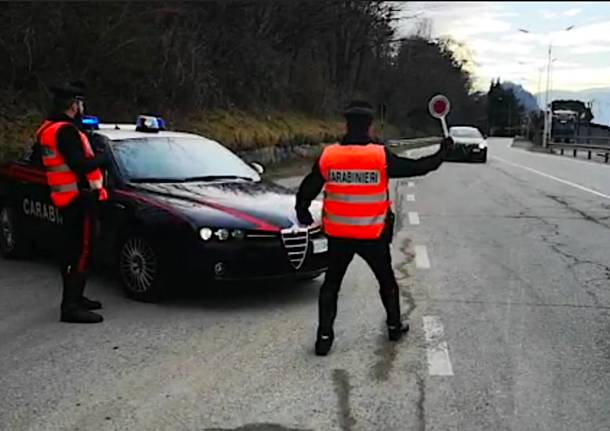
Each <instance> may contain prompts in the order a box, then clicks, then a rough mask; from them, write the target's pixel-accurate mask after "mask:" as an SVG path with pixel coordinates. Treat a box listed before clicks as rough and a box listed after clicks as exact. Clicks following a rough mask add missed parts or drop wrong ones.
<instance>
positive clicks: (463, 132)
mask: <svg viewBox="0 0 610 431" xmlns="http://www.w3.org/2000/svg"><path fill="white" fill-rule="evenodd" d="M450 134H451V136H452V137H454V138H482V136H481V133H480V132H479V131H478V130H477V129H471V128H459V129H451V132H450Z"/></svg>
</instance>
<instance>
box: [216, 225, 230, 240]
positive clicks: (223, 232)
mask: <svg viewBox="0 0 610 431" xmlns="http://www.w3.org/2000/svg"><path fill="white" fill-rule="evenodd" d="M214 235H216V238H218V240H219V241H226V240H228V239H229V236H230V233H229V230H228V229H224V228H223V229H218V230H217V231H216V232H214Z"/></svg>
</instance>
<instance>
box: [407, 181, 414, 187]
mask: <svg viewBox="0 0 610 431" xmlns="http://www.w3.org/2000/svg"><path fill="white" fill-rule="evenodd" d="M407 187H415V183H414V182H413V181H409V182H408V183H407Z"/></svg>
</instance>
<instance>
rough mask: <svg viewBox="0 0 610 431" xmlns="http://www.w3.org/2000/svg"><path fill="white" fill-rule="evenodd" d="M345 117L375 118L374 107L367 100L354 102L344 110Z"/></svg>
mask: <svg viewBox="0 0 610 431" xmlns="http://www.w3.org/2000/svg"><path fill="white" fill-rule="evenodd" d="M343 115H344V116H346V117H348V116H353V115H362V116H367V117H370V118H373V116H374V111H373V105H371V104H370V103H369V102H367V101H365V100H353V101H351V102H349V104H348V105H347V106H346V107H345V109H344V110H343Z"/></svg>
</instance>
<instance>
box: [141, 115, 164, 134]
mask: <svg viewBox="0 0 610 431" xmlns="http://www.w3.org/2000/svg"><path fill="white" fill-rule="evenodd" d="M159 130H165V121H164V120H163V118H161V117H155V116H153V115H139V116H138V118H137V119H136V131H138V132H153V133H154V132H158V131H159Z"/></svg>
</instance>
